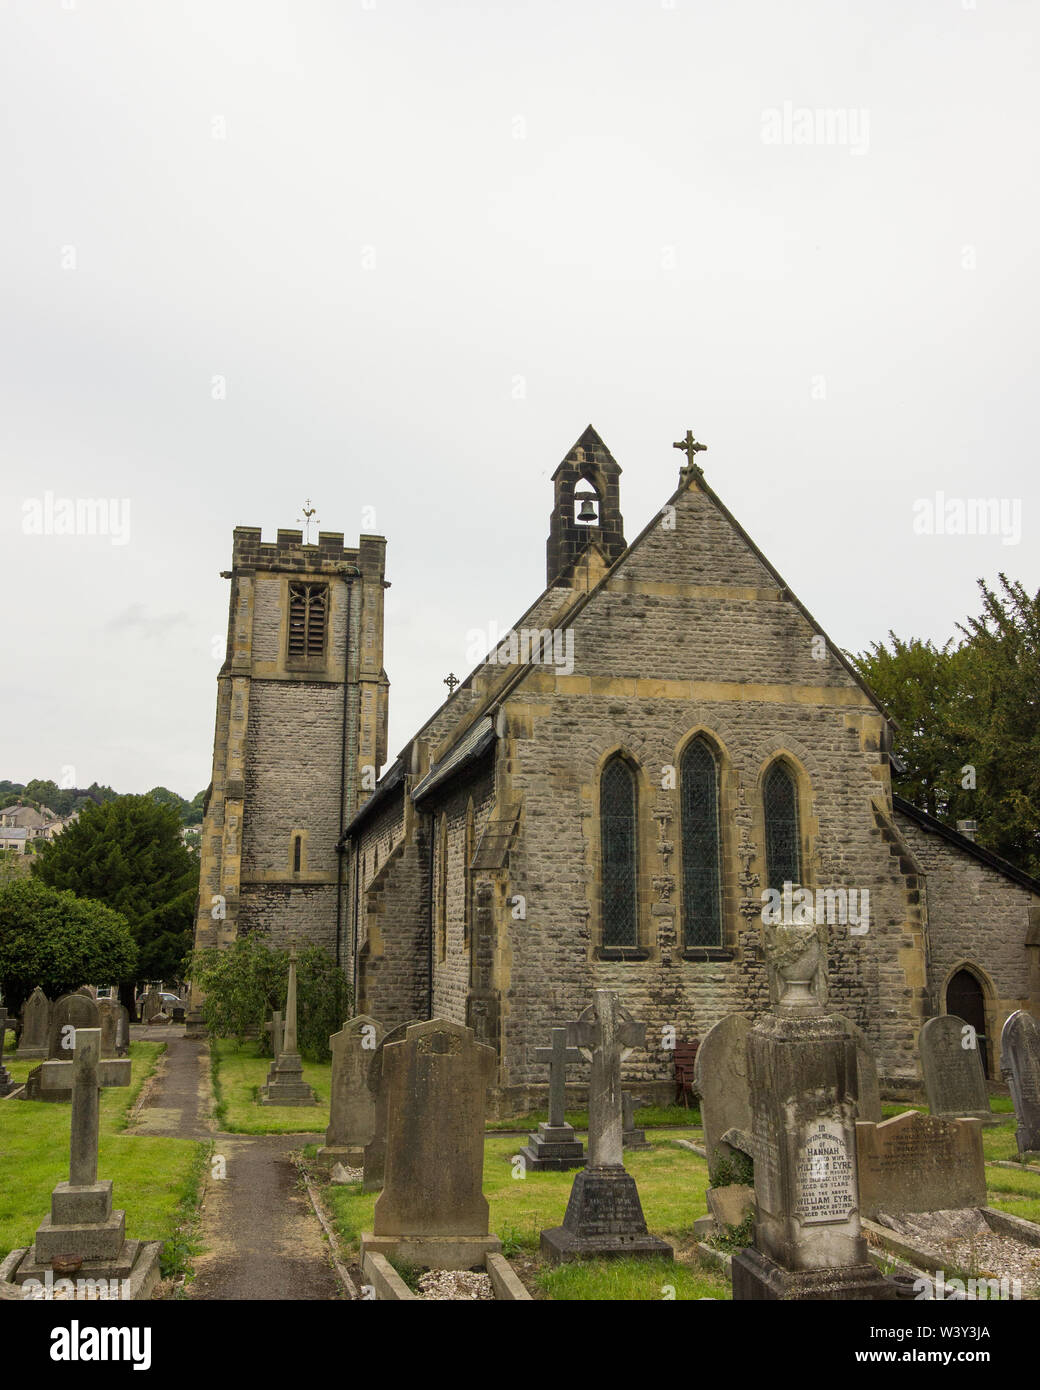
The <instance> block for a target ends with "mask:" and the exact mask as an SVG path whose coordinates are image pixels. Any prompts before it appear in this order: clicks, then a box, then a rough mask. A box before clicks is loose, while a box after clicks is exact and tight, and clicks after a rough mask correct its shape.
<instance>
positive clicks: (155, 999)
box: [141, 989, 163, 1024]
mask: <svg viewBox="0 0 1040 1390" xmlns="http://www.w3.org/2000/svg"><path fill="white" fill-rule="evenodd" d="M162 1006H163V1001H162V995H161V994H160V993H159V991H158V990H157V989H150V990H149V991H148V992H147V994H145V996H144V998H143V999H142V1000H141V1022H142V1023H144V1024H150V1023H151V1022H152V1020H153V1019H154V1018H155V1016H156V1014H161V1013H162Z"/></svg>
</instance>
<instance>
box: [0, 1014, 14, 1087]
mask: <svg viewBox="0 0 1040 1390" xmlns="http://www.w3.org/2000/svg"><path fill="white" fill-rule="evenodd" d="M6 1038H7V1010H6V1009H3V1008H0V1096H9V1095H10V1094H11V1092H12V1091H13V1090H14V1089H15V1082H14V1081H13V1080H12V1079H11V1073H10V1072H9V1071H8V1070H7V1068H6V1067H5V1066H4V1042H5V1041H6Z"/></svg>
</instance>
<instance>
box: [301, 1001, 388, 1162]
mask: <svg viewBox="0 0 1040 1390" xmlns="http://www.w3.org/2000/svg"><path fill="white" fill-rule="evenodd" d="M384 1031H385V1030H384V1028H383V1025H382V1024H381V1023H377V1022H376V1020H375V1019H374V1018H369V1017H368V1015H367V1014H362V1015H360V1016H359V1017H358V1018H352V1019H350V1020H349V1022H347V1023H344V1025H343V1027H342V1029H341V1030H340V1031H339V1032H338V1033H333V1035H332V1037H331V1038H330V1039H329V1046H330V1047H331V1049H332V1086H331V1094H330V1098H329V1127H328V1129H327V1130H326V1131H325V1144H324V1146H323V1147H322V1148H320V1149H319V1150H318V1157H319V1158H320V1159H322V1160H328V1161H329V1162H331V1163H343V1164H346V1165H347V1167H349V1168H354V1167H357V1165H358V1164H359V1163H361V1162H363V1160H364V1156H365V1145H366V1144H367V1143H368V1142H369V1140H370V1139H371V1138H372V1135H373V1133H374V1132H375V1118H376V1106H375V1098H374V1096H373V1095H372V1092H371V1091H370V1090H369V1089H368V1068H369V1065H370V1064H371V1061H372V1057H373V1054H374V1053H375V1050H376V1048H377V1047H378V1046H379V1043H380V1040H381V1039H382V1037H383V1035H384Z"/></svg>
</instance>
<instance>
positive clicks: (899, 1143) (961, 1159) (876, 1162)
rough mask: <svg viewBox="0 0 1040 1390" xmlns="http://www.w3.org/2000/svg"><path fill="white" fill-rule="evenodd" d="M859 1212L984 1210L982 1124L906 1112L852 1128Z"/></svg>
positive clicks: (892, 1212)
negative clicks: (853, 1132) (854, 1130)
mask: <svg viewBox="0 0 1040 1390" xmlns="http://www.w3.org/2000/svg"><path fill="white" fill-rule="evenodd" d="M856 1156H857V1164H858V1169H859V1199H860V1211H861V1214H862V1215H863V1216H866V1217H871V1218H873V1217H876V1216H877V1214H878V1212H882V1211H883V1212H888V1213H889V1214H891V1215H893V1216H898V1215H899V1214H900V1213H902V1212H915V1211H949V1210H952V1209H953V1208H954V1207H982V1206H985V1205H986V1166H985V1159H984V1157H983V1153H982V1123H981V1121H979V1120H976V1119H955V1120H947V1119H943V1118H942V1117H941V1116H939V1115H922V1114H921V1112H920V1111H919V1110H907V1111H905V1112H904V1113H903V1114H902V1115H894V1116H893V1117H892V1118H891V1119H890V1120H883V1121H882V1122H881V1123H880V1124H872V1123H869V1122H865V1121H862V1120H861V1121H860V1122H859V1123H858V1124H857V1125H856Z"/></svg>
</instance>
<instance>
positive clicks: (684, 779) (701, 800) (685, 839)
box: [679, 738, 722, 948]
mask: <svg viewBox="0 0 1040 1390" xmlns="http://www.w3.org/2000/svg"><path fill="white" fill-rule="evenodd" d="M679 779H680V780H679V786H680V798H681V799H680V814H681V822H680V825H681V830H682V886H683V903H682V913H683V943H684V945H685V946H686V947H687V948H689V947H696V946H721V945H722V892H721V883H720V874H719V765H718V762H717V760H716V758H715V754H714V753H713V752H712V750H711V748H710V747H709V746H708V744H707V743H706V742H705V740H704V739H702V738H695V739H694V740H693V742H692V743H690V744H689V745H688V746H687V748H686V751H685V752H684V753H683V757H682V763H681V765H680V770H679Z"/></svg>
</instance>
